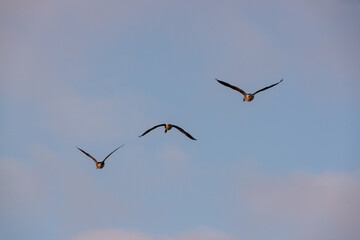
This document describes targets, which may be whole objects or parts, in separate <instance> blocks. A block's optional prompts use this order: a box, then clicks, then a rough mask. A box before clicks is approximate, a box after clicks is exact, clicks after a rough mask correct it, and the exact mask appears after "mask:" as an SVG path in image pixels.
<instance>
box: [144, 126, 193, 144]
mask: <svg viewBox="0 0 360 240" xmlns="http://www.w3.org/2000/svg"><path fill="white" fill-rule="evenodd" d="M161 126H164V127H165V133H166V132H167V131H168V130H170V129H171V128H172V127H174V128H176V129H177V130H179V131H180V132H182V133H183V134H185V135H186V136H187V137H188V138H190V139H192V140H196V139H195V138H193V136H191V135H190V134H189V133H188V132H186V131H185V130H184V129H182V128H181V127H178V126H176V125H174V124H170V123H166V124H165V123H163V124H159V125H156V126H154V127H152V128H150V129H148V130H146V131H145V132H144V133H143V134H142V135H140V136H139V137H142V136H144V135H145V134H147V133H148V132H150V131H151V130H154V129H155V128H157V127H161Z"/></svg>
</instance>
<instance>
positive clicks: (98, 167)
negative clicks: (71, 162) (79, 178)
mask: <svg viewBox="0 0 360 240" xmlns="http://www.w3.org/2000/svg"><path fill="white" fill-rule="evenodd" d="M124 145H125V144H123V145H121V146H120V147H118V148H117V149H115V150H114V151H112V152H111V153H110V154H109V155H107V156H106V158H105V159H104V160H103V161H102V162H98V161H97V160H96V159H95V158H94V157H93V156H91V155H90V154H88V153H87V152H85V151H84V150H82V149H80V148H78V147H77V146H76V147H77V149H79V150H80V151H82V152H83V153H84V154H85V155H86V156H88V157H90V158H91V159H92V160H94V162H95V163H96V168H97V169H101V168H103V167H104V166H105V160H106V159H107V158H108V157H110V155H111V154H113V153H114V152H115V151H116V150H118V149H119V148H121V147H123V146H124Z"/></svg>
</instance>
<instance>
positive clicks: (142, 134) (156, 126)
mask: <svg viewBox="0 0 360 240" xmlns="http://www.w3.org/2000/svg"><path fill="white" fill-rule="evenodd" d="M160 126H165V123H163V124H159V125H156V126H154V127H152V128H150V129H148V130H146V131H145V132H144V133H143V134H141V135H140V136H139V137H142V136H144V135H145V134H147V133H148V132H150V131H152V130H154V129H155V128H157V127H160Z"/></svg>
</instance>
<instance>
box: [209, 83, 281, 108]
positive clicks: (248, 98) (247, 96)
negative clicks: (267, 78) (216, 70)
mask: <svg viewBox="0 0 360 240" xmlns="http://www.w3.org/2000/svg"><path fill="white" fill-rule="evenodd" d="M215 79H216V78H215ZM216 81H218V82H219V83H221V84H222V85H224V86H226V87H229V88H232V89H234V90H236V91H238V92H241V93H242V95H244V98H243V102H244V101H248V102H251V101H252V100H253V99H254V97H255V94H257V93H259V92H262V91H264V90H266V89H269V88H272V87H274V86H276V85H278V84H279V83H281V82H282V81H283V79H281V80H280V81H279V82H277V83H275V84H273V85H270V86H267V87H265V88H262V89H260V90H258V91H256V92H254V93H246V92H244V91H243V90H242V89H240V88H238V87H236V86H233V85H230V84H228V83H226V82H223V81H221V80H219V79H216Z"/></svg>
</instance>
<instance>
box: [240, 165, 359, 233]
mask: <svg viewBox="0 0 360 240" xmlns="http://www.w3.org/2000/svg"><path fill="white" fill-rule="evenodd" d="M243 180H245V179H243ZM241 186H242V190H241V192H240V193H239V196H240V200H241V202H242V203H244V204H245V205H246V206H247V208H248V210H249V212H250V217H251V219H252V220H251V221H252V225H253V226H252V227H254V228H260V229H261V228H263V229H265V228H264V226H266V225H267V226H272V227H273V228H275V229H278V230H277V232H278V234H284V233H286V234H288V235H289V237H290V238H291V239H358V238H359V237H360V230H359V229H360V228H359V227H360V225H359V223H360V188H359V186H360V172H359V171H358V172H355V173H352V174H345V173H330V172H329V173H324V174H321V175H310V174H295V175H290V176H283V177H274V176H273V177H271V176H266V175H264V174H255V175H253V176H251V177H247V178H246V180H245V183H243V184H241ZM281 226H283V227H281Z"/></svg>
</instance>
